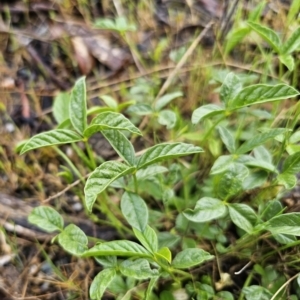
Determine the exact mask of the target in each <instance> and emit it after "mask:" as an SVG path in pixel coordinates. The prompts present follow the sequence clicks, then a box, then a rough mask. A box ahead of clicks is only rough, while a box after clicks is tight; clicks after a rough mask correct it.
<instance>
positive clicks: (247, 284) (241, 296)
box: [238, 270, 254, 300]
mask: <svg viewBox="0 0 300 300" xmlns="http://www.w3.org/2000/svg"><path fill="white" fill-rule="evenodd" d="M253 274H254V271H253V270H252V271H251V272H250V274H249V275H248V277H247V279H246V281H245V284H244V286H243V288H244V287H247V286H249V284H250V283H251V281H252V278H253ZM243 299H244V294H243V292H242V291H241V293H240V296H239V298H238V300H243Z"/></svg>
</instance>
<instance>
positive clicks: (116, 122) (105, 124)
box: [83, 111, 142, 137]
mask: <svg viewBox="0 0 300 300" xmlns="http://www.w3.org/2000/svg"><path fill="white" fill-rule="evenodd" d="M105 129H114V130H127V131H130V132H132V133H135V134H138V135H142V133H141V132H140V130H139V129H138V128H137V127H135V126H134V125H133V124H132V123H131V122H130V121H129V120H128V119H127V118H125V117H124V116H123V115H122V114H120V113H116V112H111V111H107V112H103V113H101V114H99V115H98V116H96V117H95V118H94V119H93V120H92V122H91V124H90V125H89V126H88V128H87V129H86V130H85V132H84V133H83V135H84V136H85V137H90V136H91V135H92V134H94V133H95V132H98V131H102V130H105Z"/></svg>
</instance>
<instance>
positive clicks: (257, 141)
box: [236, 128, 287, 154]
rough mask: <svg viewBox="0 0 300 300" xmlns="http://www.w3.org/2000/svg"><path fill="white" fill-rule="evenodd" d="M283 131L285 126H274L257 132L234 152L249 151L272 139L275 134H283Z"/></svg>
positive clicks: (285, 130)
mask: <svg viewBox="0 0 300 300" xmlns="http://www.w3.org/2000/svg"><path fill="white" fill-rule="evenodd" d="M285 132H287V129H285V128H275V129H270V130H268V131H267V132H263V133H260V134H257V135H256V136H254V137H253V138H251V139H249V140H248V141H246V142H245V143H244V144H243V145H241V146H240V147H239V148H238V149H237V150H236V154H244V153H246V152H248V151H251V150H253V149H254V148H255V147H257V146H260V145H262V144H264V143H266V142H267V141H269V140H271V139H274V138H275V137H276V136H278V135H280V134H284V133H285Z"/></svg>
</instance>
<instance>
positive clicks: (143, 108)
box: [126, 103, 153, 116]
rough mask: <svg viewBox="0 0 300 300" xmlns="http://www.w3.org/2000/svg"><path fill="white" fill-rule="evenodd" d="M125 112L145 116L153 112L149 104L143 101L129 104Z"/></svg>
mask: <svg viewBox="0 0 300 300" xmlns="http://www.w3.org/2000/svg"><path fill="white" fill-rule="evenodd" d="M126 112H128V113H132V114H136V115H138V116H147V115H151V114H152V113H153V111H152V108H151V106H150V105H149V104H145V103H137V104H134V105H131V106H130V107H129V108H128V109H127V110H126Z"/></svg>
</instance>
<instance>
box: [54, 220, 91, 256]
mask: <svg viewBox="0 0 300 300" xmlns="http://www.w3.org/2000/svg"><path fill="white" fill-rule="evenodd" d="M58 242H59V244H60V245H61V246H62V247H63V248H64V249H65V250H66V251H67V252H69V253H71V254H73V255H81V254H83V253H84V252H85V251H86V250H87V249H88V247H87V244H88V239H87V237H86V235H85V233H84V232H83V231H82V230H81V229H80V228H79V227H77V226H76V225H74V224H70V225H68V226H67V227H66V228H65V229H64V230H63V232H61V233H60V234H59V235H58Z"/></svg>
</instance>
